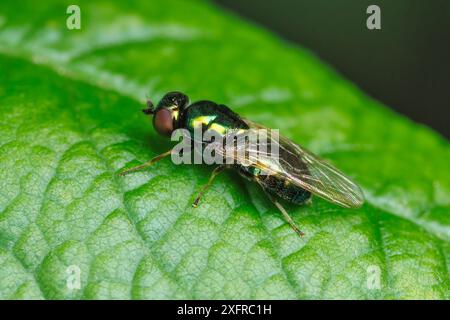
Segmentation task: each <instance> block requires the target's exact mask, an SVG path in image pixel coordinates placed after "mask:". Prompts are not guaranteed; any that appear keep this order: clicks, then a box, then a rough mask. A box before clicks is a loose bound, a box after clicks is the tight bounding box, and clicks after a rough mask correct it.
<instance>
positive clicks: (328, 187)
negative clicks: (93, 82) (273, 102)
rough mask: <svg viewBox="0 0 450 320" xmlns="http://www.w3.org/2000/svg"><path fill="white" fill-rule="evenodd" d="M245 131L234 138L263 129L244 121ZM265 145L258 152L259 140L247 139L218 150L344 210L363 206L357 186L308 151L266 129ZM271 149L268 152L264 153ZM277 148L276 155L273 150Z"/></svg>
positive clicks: (239, 132) (240, 162)
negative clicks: (245, 141)
mask: <svg viewBox="0 0 450 320" xmlns="http://www.w3.org/2000/svg"><path fill="white" fill-rule="evenodd" d="M245 121H246V123H247V124H248V125H249V127H250V128H249V129H248V130H242V129H241V130H239V131H236V132H234V134H235V135H236V137H237V138H238V141H239V137H240V136H241V137H242V136H248V135H251V134H259V132H260V129H265V128H264V127H263V126H260V125H257V124H254V123H252V122H250V121H248V120H245ZM266 130H267V132H269V134H267V139H266V141H267V144H268V145H267V146H266V148H263V149H266V150H261V141H255V140H252V139H250V140H249V141H248V142H247V143H244V144H239V143H238V144H237V147H236V146H234V147H231V149H233V150H230V147H229V146H228V145H225V146H223V147H222V148H219V149H220V150H219V151H218V152H219V153H223V156H224V157H225V158H228V159H229V158H230V157H231V158H232V159H234V160H235V161H236V162H237V163H239V164H242V165H246V166H248V165H252V166H255V167H257V168H259V169H261V170H262V172H263V174H274V175H279V176H282V177H283V178H285V179H286V180H288V181H290V182H291V183H294V184H295V185H297V186H299V187H300V188H303V189H305V190H308V191H309V192H311V193H313V194H315V195H317V196H319V197H321V198H324V199H326V200H328V201H330V202H333V203H336V204H338V205H340V206H342V207H346V208H358V207H360V206H361V205H362V204H363V203H364V195H363V193H362V190H361V189H360V187H359V186H358V185H357V184H356V183H354V182H353V181H352V180H350V178H348V177H346V176H345V175H344V174H343V173H342V172H340V171H339V170H337V169H336V168H334V167H333V166H331V165H330V164H328V163H326V162H324V161H323V160H321V159H319V158H318V157H316V156H315V155H313V154H312V153H311V152H309V151H307V150H306V149H304V148H302V147H300V146H299V145H297V144H295V143H293V142H292V141H290V140H289V139H287V138H285V137H282V136H278V135H276V134H271V133H270V132H273V131H271V130H270V129H266ZM268 149H270V150H269V151H267V150H268ZM277 149H278V153H277V152H274V150H277Z"/></svg>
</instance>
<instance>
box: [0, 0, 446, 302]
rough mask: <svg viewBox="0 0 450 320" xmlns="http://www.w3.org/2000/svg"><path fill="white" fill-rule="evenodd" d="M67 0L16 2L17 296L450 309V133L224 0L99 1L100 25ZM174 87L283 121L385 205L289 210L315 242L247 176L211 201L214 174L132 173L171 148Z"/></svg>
mask: <svg viewBox="0 0 450 320" xmlns="http://www.w3.org/2000/svg"><path fill="white" fill-rule="evenodd" d="M67 5H68V3H66V2H64V1H61V2H53V3H51V2H50V1H46V2H45V4H44V3H40V4H39V5H37V4H36V3H35V2H33V1H29V3H27V2H26V1H20V2H12V1H7V2H5V1H2V2H1V4H0V70H1V72H0V111H1V112H0V170H1V171H0V298H3V299H7V298H63V299H67V298H77V299H78V298H84V299H89V298H125V299H127V298H136V299H141V298H143V299H152V298H273V299H278V298H292V299H297V298H447V299H448V298H449V297H450V294H449V271H448V268H449V262H448V261H450V215H449V213H450V171H449V170H450V169H449V162H450V148H449V145H448V142H447V141H445V140H444V139H442V138H441V137H439V136H438V135H437V134H435V133H433V132H431V131H430V130H429V129H427V128H424V127H422V126H419V125H416V124H413V123H411V122H410V121H408V120H406V119H404V118H402V117H400V116H398V115H396V114H394V113H392V112H391V111H389V110H388V109H386V108H385V107H383V106H380V104H379V103H377V102H375V101H373V100H372V99H370V98H368V97H367V96H365V95H364V94H363V93H361V92H360V91H359V90H358V89H357V88H356V87H355V86H353V85H352V84H350V83H348V82H347V81H345V80H343V79H342V78H341V77H340V76H339V75H337V74H336V73H335V72H334V71H333V70H330V69H329V68H328V67H326V66H324V64H323V63H322V62H320V61H318V60H317V59H316V58H315V57H313V56H312V55H311V54H310V53H309V52H307V51H305V50H303V49H301V48H297V47H291V46H288V45H287V44H285V43H284V42H281V41H280V40H278V39H277V38H275V37H274V36H273V35H270V34H268V33H267V32H265V31H262V30H259V29H257V28H255V27H253V26H249V25H248V24H246V23H243V22H242V21H240V20H239V19H237V18H235V17H231V16H229V15H227V14H224V13H223V12H221V11H220V10H219V9H218V8H215V7H213V6H211V5H210V4H208V3H204V2H187V1H179V2H178V1H167V0H164V1H162V0H161V1H156V0H152V1H143V0H142V1H133V2H129V1H120V2H119V1H115V2H114V3H112V2H110V1H103V2H100V1H85V2H81V3H80V7H81V10H82V30H81V31H76V30H74V31H69V30H67V29H66V26H65V19H66V17H67V16H66V14H65V11H66V7H67ZM174 89H176V90H181V91H185V92H186V93H187V94H189V95H190V96H191V98H192V99H193V100H199V99H211V100H215V101H218V102H221V103H225V104H228V105H229V106H230V107H232V108H233V109H234V110H235V111H237V112H239V113H241V114H242V115H244V116H246V117H249V118H250V119H252V120H254V121H257V122H260V123H263V124H265V125H266V126H269V127H274V128H280V130H281V132H282V133H283V134H285V135H287V136H288V137H290V138H292V139H293V140H294V141H296V142H298V143H301V144H303V145H304V146H306V147H308V148H309V149H311V150H313V151H315V152H316V153H318V154H319V155H321V156H322V157H325V158H327V159H329V160H330V161H331V162H333V163H334V164H336V165H337V166H338V167H339V168H341V169H342V170H343V171H344V172H346V173H347V174H349V175H350V176H351V177H353V178H354V179H355V180H356V181H358V182H359V183H360V184H361V186H362V187H363V189H364V192H365V194H366V197H367V202H366V204H365V205H364V206H363V207H362V208H361V209H358V210H346V209H341V208H338V207H336V206H334V205H331V204H329V203H327V202H325V201H323V200H320V199H317V198H314V201H313V203H312V205H310V206H306V207H290V208H289V211H290V212H291V214H292V216H293V218H294V220H295V221H296V222H297V223H298V224H299V225H300V226H301V227H302V229H303V230H304V231H305V233H306V237H305V238H304V239H300V238H299V237H298V236H296V234H295V233H294V232H292V230H291V229H290V228H289V226H288V225H287V224H286V223H285V222H284V221H283V219H282V218H281V217H280V215H279V213H278V212H277V211H276V209H275V208H274V207H273V206H272V205H271V204H270V203H269V202H268V201H267V200H266V199H265V197H264V196H263V194H262V193H261V192H260V190H258V188H257V187H255V186H253V185H252V184H249V183H247V182H244V181H242V180H241V179H240V178H239V177H238V176H237V175H236V174H234V173H232V172H228V173H226V174H223V175H222V176H220V177H219V178H218V179H217V181H216V183H215V184H214V186H213V187H212V189H211V190H210V191H208V193H207V194H206V195H205V197H204V199H203V202H202V203H201V205H200V207H199V208H197V209H193V208H191V206H190V204H191V202H192V200H193V198H194V196H195V193H196V191H198V189H199V187H200V185H201V184H203V183H205V181H206V180H207V177H208V175H209V173H210V171H211V170H210V168H208V167H203V166H175V165H173V164H172V163H171V162H170V161H162V162H160V163H158V164H156V165H155V166H154V167H153V168H151V169H149V170H148V171H145V172H141V173H137V174H133V175H130V176H127V177H125V178H119V177H117V176H116V174H115V173H117V172H118V171H119V170H120V169H122V168H123V167H125V166H131V165H133V164H137V163H140V162H142V161H145V160H147V159H149V158H151V157H153V156H155V155H156V154H159V153H162V152H164V151H166V150H167V148H168V147H169V144H168V143H167V141H164V140H163V139H162V138H160V137H158V136H157V135H156V133H155V132H154V130H153V129H152V128H151V125H150V124H149V122H148V119H147V118H146V117H144V116H143V115H142V114H141V113H140V109H141V108H142V103H143V101H144V99H145V95H146V94H149V96H150V97H152V98H153V99H155V100H157V99H159V98H160V97H161V95H162V94H163V93H165V92H166V91H170V90H174ZM424 110H426V106H424ZM69 266H77V267H79V268H80V270H81V274H80V275H81V282H80V285H81V287H80V289H70V288H69V287H67V281H68V278H69V276H70V275H71V273H70V270H71V269H69V270H68V269H67V268H68V267H69ZM68 271H69V272H68ZM377 273H379V275H380V287H379V288H378V287H377V286H376V278H374V276H375V277H376V274H377ZM374 279H375V280H374Z"/></svg>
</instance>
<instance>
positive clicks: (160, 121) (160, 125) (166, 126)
mask: <svg viewBox="0 0 450 320" xmlns="http://www.w3.org/2000/svg"><path fill="white" fill-rule="evenodd" d="M153 126H154V127H155V129H156V131H158V133H159V134H162V135H163V136H170V135H171V134H172V131H173V120H172V112H170V111H169V110H167V109H160V110H158V111H157V112H156V114H155V116H154V117H153Z"/></svg>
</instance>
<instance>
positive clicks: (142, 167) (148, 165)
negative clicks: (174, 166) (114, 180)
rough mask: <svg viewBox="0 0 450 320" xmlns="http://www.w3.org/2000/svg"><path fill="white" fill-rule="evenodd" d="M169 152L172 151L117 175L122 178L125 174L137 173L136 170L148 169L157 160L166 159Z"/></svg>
mask: <svg viewBox="0 0 450 320" xmlns="http://www.w3.org/2000/svg"><path fill="white" fill-rule="evenodd" d="M171 152H172V150H169V151H166V152H164V153H162V154H160V155H159V156H156V157H154V158H153V159H151V160H149V161H147V162H144V163H143V164H141V165H138V166H135V167H132V168H128V169H126V170H123V171H122V172H120V173H119V176H124V175H126V174H129V173H131V172H135V171H138V170H141V169H144V168H147V167H150V166H151V165H152V164H154V163H155V162H158V161H159V160H161V159H164V158H165V157H167V156H168V155H170V153H171Z"/></svg>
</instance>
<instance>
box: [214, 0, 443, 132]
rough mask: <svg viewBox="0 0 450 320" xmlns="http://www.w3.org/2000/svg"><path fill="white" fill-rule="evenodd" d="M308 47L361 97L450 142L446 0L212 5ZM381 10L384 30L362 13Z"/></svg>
mask: <svg viewBox="0 0 450 320" xmlns="http://www.w3.org/2000/svg"><path fill="white" fill-rule="evenodd" d="M216 2H217V3H218V4H219V5H221V6H222V7H225V8H228V9H229V10H231V11H234V12H236V13H238V14H240V15H241V16H243V17H247V18H248V19H250V20H252V21H254V22H256V23H259V24H260V25H263V26H264V27H266V28H268V29H271V30H272V31H274V32H275V33H277V34H279V35H281V36H282V37H284V38H285V39H288V40H289V41H292V42H297V43H299V44H300V45H302V46H304V47H306V48H308V49H310V50H312V51H313V52H314V53H315V54H316V55H318V56H319V57H320V58H322V60H324V61H326V62H328V63H329V64H331V65H332V66H333V67H334V68H335V69H337V70H338V71H339V72H340V73H341V74H343V75H344V76H345V77H347V78H348V79H350V80H351V81H352V82H354V83H356V84H357V85H358V86H359V87H361V88H362V89H363V90H364V91H365V92H367V93H368V94H370V95H371V96H372V97H374V98H375V99H377V100H379V101H381V102H383V103H384V104H386V105H387V106H390V107H391V108H393V109H395V110H396V111H398V112H400V113H403V114H405V115H407V116H408V117H410V118H411V119H413V120H415V121H417V122H421V123H424V124H426V125H428V126H430V127H432V128H434V129H435V130H437V131H439V132H440V133H441V134H442V135H444V136H446V137H447V138H450V62H449V59H450V1H444V0H432V1H426V0H395V1H393V0H390V1H366V0H240V1H236V0H216ZM371 4H376V5H378V6H379V7H380V8H381V30H368V29H367V27H366V20H367V17H368V16H369V15H368V14H367V13H366V9H367V7H368V6H369V5H371Z"/></svg>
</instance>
